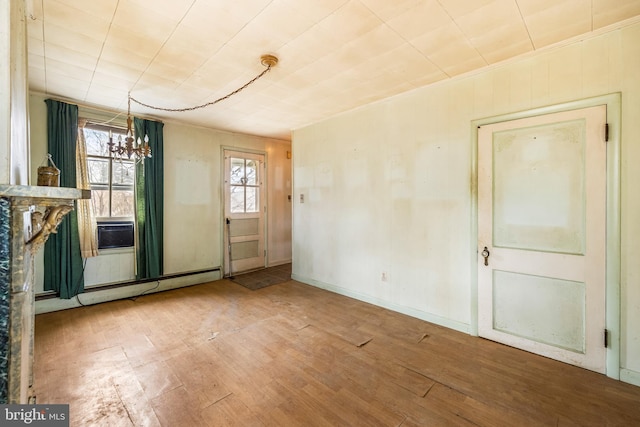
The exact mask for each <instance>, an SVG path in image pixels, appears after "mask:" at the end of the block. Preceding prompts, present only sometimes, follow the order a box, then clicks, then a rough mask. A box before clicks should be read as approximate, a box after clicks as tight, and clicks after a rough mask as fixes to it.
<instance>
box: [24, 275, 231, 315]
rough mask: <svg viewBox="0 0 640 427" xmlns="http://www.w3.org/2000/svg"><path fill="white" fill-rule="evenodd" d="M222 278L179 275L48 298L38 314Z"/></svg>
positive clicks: (40, 306)
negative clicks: (70, 297)
mask: <svg viewBox="0 0 640 427" xmlns="http://www.w3.org/2000/svg"><path fill="white" fill-rule="evenodd" d="M221 278H222V276H221V272H220V270H213V271H207V272H203V273H194V274H187V275H179V276H177V277H169V278H165V279H163V278H160V279H158V280H154V281H149V282H145V283H136V284H132V285H128V286H121V287H117V288H107V289H104V290H95V289H92V290H91V292H85V293H82V294H80V295H78V297H77V298H72V299H60V298H48V299H43V300H39V301H36V307H35V308H36V314H42V313H50V312H52V311H59V310H66V309H69V308H77V307H82V306H86V305H93V304H99V303H103V302H108V301H115V300H119V299H125V298H134V297H137V296H141V295H148V294H152V293H156V292H162V291H168V290H171V289H178V288H184V287H186V286H193V285H199V284H202V283H207V282H213V281H215V280H220V279H221Z"/></svg>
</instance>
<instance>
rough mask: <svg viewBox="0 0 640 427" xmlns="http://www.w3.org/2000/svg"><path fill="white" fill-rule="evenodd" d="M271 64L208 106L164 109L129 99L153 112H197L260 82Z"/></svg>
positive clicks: (207, 104)
mask: <svg viewBox="0 0 640 427" xmlns="http://www.w3.org/2000/svg"><path fill="white" fill-rule="evenodd" d="M271 67H272V66H271V64H267V68H265V69H264V70H262V72H261V73H260V74H258V75H257V76H255V77H254V78H252V79H251V80H249V81H248V82H247V83H245V84H244V85H242V86H240V87H239V88H238V89H236V90H234V91H233V92H229V93H228V94H227V95H225V96H223V97H222V98H218V99H216V100H215V101H211V102H207V103H206V104H202V105H196V106H195V107H187V108H164V107H156V106H154V105H150V104H145V103H144V102H141V101H138V100H137V99H135V98H134V97H133V96H131V93H129V99H130V100H131V101H133V102H135V103H136V104H138V105H142V106H143V107H147V108H151V109H153V110H161V111H172V112H184V111H193V110H197V109H200V108H204V107H208V106H210V105H213V104H217V103H218V102H220V101H224V100H225V99H227V98H229V97H231V96H233V95H235V94H236V93H238V92H240V91H242V90H244V89H246V88H247V86H249V85H250V84H252V83H253V82H255V81H256V80H258V79H259V78H260V77H262V76H264V75H265V74H267V73H268V72H269V71H270V70H271Z"/></svg>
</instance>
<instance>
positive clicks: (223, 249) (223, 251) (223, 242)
mask: <svg viewBox="0 0 640 427" xmlns="http://www.w3.org/2000/svg"><path fill="white" fill-rule="evenodd" d="M225 151H236V152H238V153H247V154H259V155H261V156H264V167H263V171H262V178H263V179H262V187H263V188H262V191H263V195H264V201H263V204H262V205H263V208H264V212H263V217H264V221H263V224H262V228H263V229H262V236H263V240H264V242H263V248H264V251H265V257H264V262H265V267H266V266H268V265H269V244H268V242H269V235H268V230H269V228H268V226H267V225H268V223H269V218H268V215H269V194H268V191H269V186H268V174H267V166H268V164H269V158H268V154H267V152H266V151H262V150H254V149H251V148H245V147H234V146H231V145H221V146H220V236H221V239H220V255H221V256H222V263H221V266H222V277H227V276H228V274H229V271H228V270H229V269H228V268H227V262H228V259H227V258H228V256H229V252H228V248H227V239H228V238H227V223H226V214H225V203H226V197H227V194H226V191H225V185H224V180H225V178H226V177H225V158H224V153H225Z"/></svg>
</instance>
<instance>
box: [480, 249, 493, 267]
mask: <svg viewBox="0 0 640 427" xmlns="http://www.w3.org/2000/svg"><path fill="white" fill-rule="evenodd" d="M481 255H482V257H483V258H484V265H489V255H491V252H489V249H487V247H486V246H485V247H484V250H483V251H482V254H481Z"/></svg>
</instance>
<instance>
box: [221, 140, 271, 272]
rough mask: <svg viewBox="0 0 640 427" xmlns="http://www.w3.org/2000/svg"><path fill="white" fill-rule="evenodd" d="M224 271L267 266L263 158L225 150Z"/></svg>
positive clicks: (241, 270)
mask: <svg viewBox="0 0 640 427" xmlns="http://www.w3.org/2000/svg"><path fill="white" fill-rule="evenodd" d="M224 163H225V167H224V190H225V203H224V214H225V227H224V236H225V249H226V250H225V251H224V252H225V253H224V258H225V272H226V275H227V276H229V275H233V274H236V273H239V272H243V271H249V270H255V269H258V268H263V267H264V266H265V255H266V253H265V248H264V214H265V210H266V204H265V203H266V199H265V197H264V188H263V179H264V177H263V174H264V155H263V154H256V153H245V152H239V151H230V150H225V151H224Z"/></svg>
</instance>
